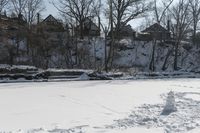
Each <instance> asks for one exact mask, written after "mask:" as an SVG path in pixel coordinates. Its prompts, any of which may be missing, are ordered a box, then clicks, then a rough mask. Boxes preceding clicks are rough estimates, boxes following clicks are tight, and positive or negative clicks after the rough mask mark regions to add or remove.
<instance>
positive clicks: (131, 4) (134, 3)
mask: <svg viewBox="0 0 200 133" xmlns="http://www.w3.org/2000/svg"><path fill="white" fill-rule="evenodd" d="M112 4H113V12H112V14H113V22H114V25H115V29H116V33H118V32H119V30H120V28H121V27H123V26H125V25H126V24H127V23H128V22H130V21H131V20H133V19H135V18H137V17H139V16H141V15H142V14H143V13H145V12H146V11H147V10H149V9H150V5H151V4H150V3H147V1H146V0H112ZM116 36H117V35H116Z"/></svg>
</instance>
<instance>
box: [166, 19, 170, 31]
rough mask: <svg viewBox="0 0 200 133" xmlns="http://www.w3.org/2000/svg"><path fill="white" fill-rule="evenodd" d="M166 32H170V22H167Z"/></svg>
mask: <svg viewBox="0 0 200 133" xmlns="http://www.w3.org/2000/svg"><path fill="white" fill-rule="evenodd" d="M167 30H168V32H170V20H167Z"/></svg>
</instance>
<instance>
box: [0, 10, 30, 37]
mask: <svg viewBox="0 0 200 133" xmlns="http://www.w3.org/2000/svg"><path fill="white" fill-rule="evenodd" d="M26 26H27V22H26V21H25V19H24V17H23V15H22V14H19V15H18V16H15V15H13V16H11V17H8V16H7V15H6V14H4V15H2V14H1V15H0V36H3V37H5V36H7V37H8V38H11V39H12V38H16V36H19V34H22V33H23V32H24V31H25V30H26Z"/></svg>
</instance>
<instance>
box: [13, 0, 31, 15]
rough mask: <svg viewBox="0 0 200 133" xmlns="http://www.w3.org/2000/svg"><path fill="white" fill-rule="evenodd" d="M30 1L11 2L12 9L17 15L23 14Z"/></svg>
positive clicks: (16, 0) (17, 0)
mask: <svg viewBox="0 0 200 133" xmlns="http://www.w3.org/2000/svg"><path fill="white" fill-rule="evenodd" d="M27 2H28V0H11V5H12V9H13V11H14V13H15V14H17V15H19V14H23V13H24V9H25V8H26V5H27Z"/></svg>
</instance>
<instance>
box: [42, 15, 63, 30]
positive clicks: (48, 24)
mask: <svg viewBox="0 0 200 133" xmlns="http://www.w3.org/2000/svg"><path fill="white" fill-rule="evenodd" d="M38 17H39V16H38ZM38 21H39V20H38ZM38 23H39V22H38ZM39 25H40V27H41V28H42V30H43V31H46V32H64V26H63V23H62V22H61V21H59V20H58V19H56V18H54V17H53V16H52V15H49V16H47V17H46V18H45V19H44V20H43V21H42V22H41V23H39Z"/></svg>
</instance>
